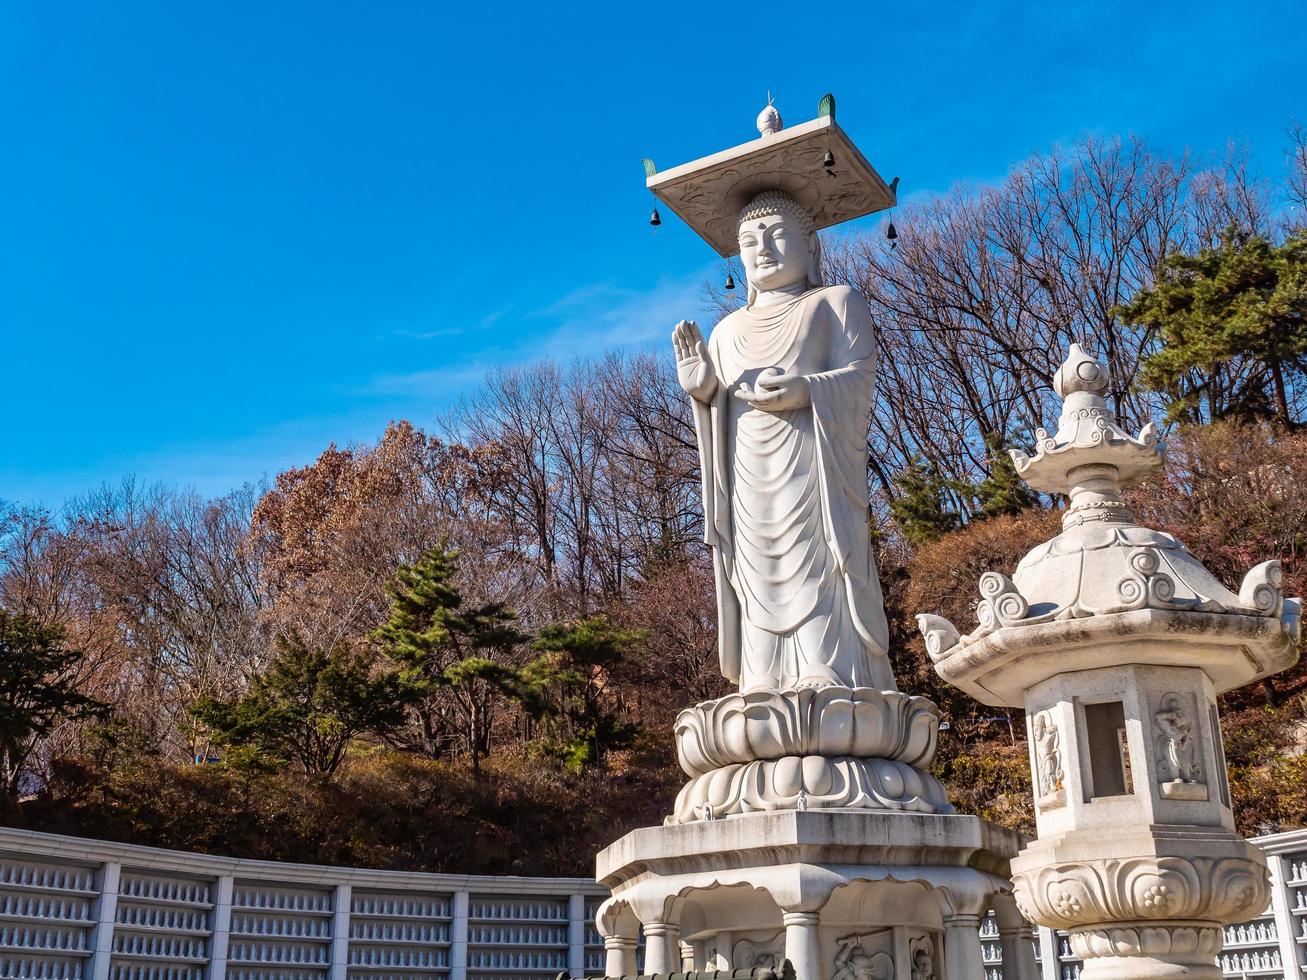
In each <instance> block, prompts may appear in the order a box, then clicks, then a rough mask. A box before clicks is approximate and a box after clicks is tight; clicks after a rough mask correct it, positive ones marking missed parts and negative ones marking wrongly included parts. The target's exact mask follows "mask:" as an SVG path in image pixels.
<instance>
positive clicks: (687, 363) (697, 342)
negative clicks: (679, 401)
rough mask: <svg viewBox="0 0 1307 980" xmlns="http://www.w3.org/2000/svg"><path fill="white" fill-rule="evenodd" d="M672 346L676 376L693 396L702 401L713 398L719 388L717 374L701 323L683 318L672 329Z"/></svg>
mask: <svg viewBox="0 0 1307 980" xmlns="http://www.w3.org/2000/svg"><path fill="white" fill-rule="evenodd" d="M672 348H673V350H675V351H676V377H677V378H678V379H679V380H680V382H681V387H682V388H684V389H685V390H686V392H687V393H688V394H689V395H690V397H691V398H697V399H698V400H699V401H701V402H707V401H710V400H711V399H712V396H713V392H714V391H716V390H717V375H716V374H714V373H713V367H712V361H710V360H708V349H707V347H706V346H705V345H704V342H703V334H702V333H700V332H699V325H698V324H697V323H695V322H694V321H693V320H682V321H681V322H680V323H678V324H677V325H676V329H675V330H673V331H672Z"/></svg>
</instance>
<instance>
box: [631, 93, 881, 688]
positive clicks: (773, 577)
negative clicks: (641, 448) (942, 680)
mask: <svg viewBox="0 0 1307 980" xmlns="http://www.w3.org/2000/svg"><path fill="white" fill-rule="evenodd" d="M824 122H825V123H827V125H825V126H823V125H822V124H823V123H824ZM759 129H760V131H761V132H762V134H763V140H762V141H761V143H762V145H761V146H755V147H754V148H753V149H752V150H751V151H750V152H746V153H738V152H736V151H731V150H728V151H726V152H725V153H724V154H718V156H716V157H711V158H709V159H708V160H706V161H699V162H698V163H696V164H689V165H687V167H681V168H677V170H674V171H670V172H668V173H667V174H663V175H657V176H654V177H651V179H650V181H649V184H650V187H651V188H653V190H654V192H655V193H656V194H658V195H659V197H660V198H662V199H663V200H666V201H667V202H668V203H669V204H670V205H671V206H672V207H673V208H674V209H675V210H677V211H678V213H680V214H682V216H683V217H685V218H686V220H687V221H688V222H689V223H690V224H691V225H692V226H694V227H695V228H696V230H697V231H699V232H700V233H701V234H702V235H703V236H704V237H705V238H706V239H707V240H708V241H709V242H710V243H711V244H713V245H714V247H716V248H717V249H718V251H719V252H721V253H722V254H723V255H731V254H735V253H737V252H738V254H739V256H740V261H741V264H742V266H743V268H744V275H745V278H746V280H747V283H748V300H747V303H746V305H745V306H743V307H742V308H740V309H738V310H736V311H734V312H733V313H731V314H730V315H729V316H727V317H726V318H725V319H723V320H722V321H721V323H719V324H718V325H717V327H716V329H715V330H714V331H713V332H712V336H711V338H710V339H709V340H708V341H707V342H706V343H705V341H704V338H703V335H702V333H701V331H700V329H699V327H698V325H697V324H695V323H694V322H693V321H685V320H683V321H681V322H680V323H679V324H678V325H677V326H676V329H675V331H674V333H673V336H672V343H673V346H674V349H675V353H676V362H677V373H678V376H679V378H680V382H681V385H682V387H683V388H684V389H685V390H686V392H687V393H688V394H689V395H690V397H691V398H692V399H693V404H694V412H695V422H696V431H697V436H698V442H699V453H700V462H701V472H702V479H703V505H704V518H705V522H704V523H705V538H706V540H707V543H708V544H709V545H710V546H711V547H712V550H713V563H714V568H715V571H716V584H717V604H718V625H719V638H720V639H719V643H720V653H721V667H722V673H723V674H725V675H726V677H727V678H728V679H729V680H731V681H734V682H738V683H739V685H740V690H741V691H743V692H746V693H748V692H753V691H778V690H790V689H796V688H819V687H828V686H834V685H838V686H843V687H849V688H856V687H870V688H876V689H878V690H892V689H893V688H894V677H893V674H892V673H891V671H890V667H889V660H888V658H887V656H886V651H887V647H888V628H887V625H886V621H885V610H884V605H883V601H882V597H881V590H880V583H879V581H878V579H877V576H876V566H875V560H874V558H873V556H872V551H871V534H870V528H869V524H868V507H867V481H866V472H867V441H866V433H867V417H868V413H869V412H870V410H871V400H872V391H873V388H874V384H875V371H876V342H875V328H874V327H873V325H872V322H871V315H870V312H869V310H868V308H867V303H866V301H865V300H864V299H863V297H862V296H861V294H860V293H858V292H857V291H856V290H854V289H851V288H849V287H848V286H825V285H823V284H822V280H821V246H820V243H819V241H818V238H817V228H818V227H821V226H825V225H829V224H834V223H835V222H837V221H844V220H848V219H849V218H851V217H857V216H859V215H861V214H867V213H869V212H871V211H876V210H880V209H881V208H883V207H886V206H888V205H889V204H892V203H893V194H892V192H891V191H890V189H889V188H888V187H887V186H886V185H885V183H884V182H883V181H882V180H881V179H880V177H879V176H878V175H877V174H876V172H875V171H874V170H872V168H871V166H870V165H869V164H868V163H867V162H866V161H865V160H864V159H862V156H861V154H859V153H858V152H857V150H856V149H855V148H854V147H853V146H852V144H851V143H849V142H848V141H847V139H846V138H844V137H843V133H842V132H840V131H839V130H838V129H837V128H835V127H833V120H832V119H831V117H830V115H829V114H827V115H825V116H822V117H819V118H818V119H817V120H814V122H813V123H809V124H805V126H800V127H794V129H791V130H782V129H781V128H780V117H779V115H778V114H777V113H776V111H775V109H773V108H772V107H771V106H768V107H767V109H764V110H763V113H762V115H761V116H760V117H759ZM832 130H834V131H833V132H832ZM837 145H838V148H839V154H838V156H837V155H836V152H835V147H836V146H837ZM691 175H692V178H693V179H692V180H687V178H689V177H690V176H691ZM687 182H688V183H692V184H693V186H692V187H691V188H690V189H689V190H688V191H687V189H686V187H685V184H686V183H687ZM727 221H729V225H727Z"/></svg>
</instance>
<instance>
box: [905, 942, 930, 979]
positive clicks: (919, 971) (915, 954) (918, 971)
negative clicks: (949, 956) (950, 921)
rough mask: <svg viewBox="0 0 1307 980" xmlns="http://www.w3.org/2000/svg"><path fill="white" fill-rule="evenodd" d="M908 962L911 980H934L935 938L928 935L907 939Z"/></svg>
mask: <svg viewBox="0 0 1307 980" xmlns="http://www.w3.org/2000/svg"><path fill="white" fill-rule="evenodd" d="M908 962H909V965H910V966H911V967H912V975H911V977H912V980H935V940H934V938H933V937H931V936H929V935H925V934H923V935H920V936H914V937H912V938H911V939H909V940H908Z"/></svg>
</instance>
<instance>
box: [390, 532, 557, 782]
mask: <svg viewBox="0 0 1307 980" xmlns="http://www.w3.org/2000/svg"><path fill="white" fill-rule="evenodd" d="M457 560H458V553H457V552H455V551H453V550H451V549H449V548H446V547H443V546H441V547H436V548H432V549H430V550H429V551H427V552H426V553H425V554H423V555H422V557H421V558H419V559H418V560H417V561H416V562H414V563H413V564H412V565H409V566H405V567H403V568H400V569H399V570H398V571H397V572H396V573H395V575H394V577H393V578H392V579H391V581H390V583H389V584H388V585H387V586H386V594H387V595H388V596H389V597H390V617H389V618H388V619H387V620H386V622H384V623H383V624H381V626H380V627H378V628H377V630H376V631H375V632H374V633H373V640H374V641H375V642H376V644H377V645H378V647H379V648H380V649H381V651H382V653H383V654H384V655H385V656H386V657H387V658H388V659H389V660H390V661H391V662H392V663H394V664H395V665H396V667H398V669H399V677H400V682H401V683H402V685H403V686H404V690H405V693H406V695H407V701H408V703H409V705H410V706H411V709H412V711H413V714H414V717H415V719H416V722H417V726H416V727H417V743H416V744H415V745H413V746H412V747H413V748H415V749H417V750H418V751H420V752H422V753H424V754H425V755H429V756H431V757H433V758H434V757H438V756H440V755H441V754H443V753H444V752H445V751H446V749H447V748H448V744H449V743H450V742H451V741H453V742H457V743H461V745H462V748H463V749H464V750H465V751H466V753H467V755H468V758H469V759H470V761H471V764H472V768H473V770H474V771H480V766H481V759H483V758H484V757H485V756H486V755H487V754H488V753H489V751H490V727H491V724H492V722H493V718H494V704H495V700H496V699H497V698H499V697H503V696H506V697H509V698H512V699H514V700H519V701H523V702H524V703H527V704H528V707H530V702H531V699H532V697H533V694H532V691H531V690H530V686H529V685H527V684H526V683H525V682H524V681H523V680H522V678H521V675H520V673H519V671H518V670H516V669H515V668H514V667H513V666H512V665H511V663H510V659H511V656H510V655H511V653H512V651H514V650H515V649H516V648H517V647H519V646H520V645H521V644H523V643H525V642H526V641H527V640H528V639H529V637H528V636H527V635H526V634H525V633H523V632H522V631H521V630H519V629H518V628H517V626H516V621H517V617H516V616H515V615H514V614H513V613H512V612H511V611H510V610H508V609H507V608H505V607H504V605H503V604H502V603H488V604H486V605H482V606H475V607H466V606H465V605H464V603H463V596H462V594H461V593H460V591H459V589H458V587H457V585H456V584H455V575H456V568H457Z"/></svg>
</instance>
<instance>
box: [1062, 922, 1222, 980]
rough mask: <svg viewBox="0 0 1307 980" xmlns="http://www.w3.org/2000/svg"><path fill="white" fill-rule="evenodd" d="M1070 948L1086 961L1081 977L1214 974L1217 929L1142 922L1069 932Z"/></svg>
mask: <svg viewBox="0 0 1307 980" xmlns="http://www.w3.org/2000/svg"><path fill="white" fill-rule="evenodd" d="M1070 941H1071V950H1072V952H1074V953H1075V954H1076V955H1077V956H1079V957H1080V958H1081V959H1082V960H1083V961H1084V963H1083V964H1082V966H1081V968H1080V978H1081V980H1086V978H1088V980H1095V978H1097V980H1109V978H1110V980H1171V978H1175V980H1181V978H1184V980H1217V978H1219V977H1220V976H1221V969H1220V967H1219V966H1217V965H1216V954H1217V953H1219V952H1220V951H1221V944H1222V936H1221V930H1220V929H1219V928H1217V927H1216V926H1214V925H1212V924H1210V923H1194V924H1192V925H1158V924H1156V923H1149V922H1141V923H1127V924H1123V925H1113V926H1108V927H1105V928H1102V929H1085V930H1080V931H1076V932H1072V933H1071V936H1070Z"/></svg>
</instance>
